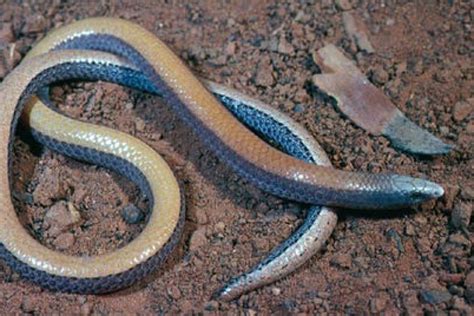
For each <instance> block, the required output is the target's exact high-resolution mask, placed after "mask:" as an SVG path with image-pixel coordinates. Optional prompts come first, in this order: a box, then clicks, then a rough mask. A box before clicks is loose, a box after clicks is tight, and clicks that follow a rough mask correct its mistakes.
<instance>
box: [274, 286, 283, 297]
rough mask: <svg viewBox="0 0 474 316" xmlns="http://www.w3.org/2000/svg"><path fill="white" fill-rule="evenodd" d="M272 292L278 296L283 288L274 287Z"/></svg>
mask: <svg viewBox="0 0 474 316" xmlns="http://www.w3.org/2000/svg"><path fill="white" fill-rule="evenodd" d="M272 294H273V295H274V296H278V295H280V294H281V289H280V288H279V287H272Z"/></svg>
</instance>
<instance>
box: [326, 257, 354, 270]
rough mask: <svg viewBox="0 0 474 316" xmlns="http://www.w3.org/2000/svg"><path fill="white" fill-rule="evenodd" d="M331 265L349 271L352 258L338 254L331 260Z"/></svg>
mask: <svg viewBox="0 0 474 316" xmlns="http://www.w3.org/2000/svg"><path fill="white" fill-rule="evenodd" d="M331 263H332V264H333V265H336V266H338V267H341V268H345V269H350V268H351V267H352V258H351V256H350V255H347V254H338V255H335V256H334V257H333V258H332V259H331Z"/></svg>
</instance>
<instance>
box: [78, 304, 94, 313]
mask: <svg viewBox="0 0 474 316" xmlns="http://www.w3.org/2000/svg"><path fill="white" fill-rule="evenodd" d="M93 308H94V306H93V305H92V304H91V303H84V304H82V305H81V308H80V311H79V312H80V314H81V316H89V315H90V314H92V310H93Z"/></svg>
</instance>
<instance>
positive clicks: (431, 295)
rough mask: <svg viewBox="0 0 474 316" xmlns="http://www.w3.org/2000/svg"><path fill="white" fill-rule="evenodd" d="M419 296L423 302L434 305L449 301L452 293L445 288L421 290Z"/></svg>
mask: <svg viewBox="0 0 474 316" xmlns="http://www.w3.org/2000/svg"><path fill="white" fill-rule="evenodd" d="M420 298H421V300H422V301H423V302H424V303H428V304H433V305H436V304H440V303H446V302H449V301H450V300H451V298H452V295H451V293H449V292H448V291H447V290H422V291H421V293H420Z"/></svg>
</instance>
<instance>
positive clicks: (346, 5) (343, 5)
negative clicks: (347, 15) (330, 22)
mask: <svg viewBox="0 0 474 316" xmlns="http://www.w3.org/2000/svg"><path fill="white" fill-rule="evenodd" d="M336 6H337V7H338V8H339V9H341V10H343V11H348V10H350V9H352V5H351V3H350V2H349V0H336Z"/></svg>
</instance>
